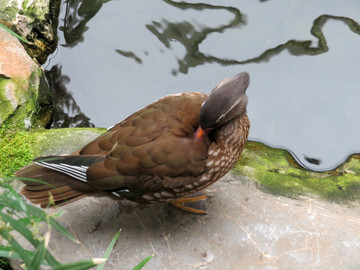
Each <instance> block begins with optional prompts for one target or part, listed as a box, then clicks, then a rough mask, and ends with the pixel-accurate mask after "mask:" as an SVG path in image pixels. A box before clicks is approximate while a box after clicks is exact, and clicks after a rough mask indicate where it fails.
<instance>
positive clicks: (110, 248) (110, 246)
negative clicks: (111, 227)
mask: <svg viewBox="0 0 360 270" xmlns="http://www.w3.org/2000/svg"><path fill="white" fill-rule="evenodd" d="M120 232H121V229H120V230H119V231H118V232H117V233H116V234H115V236H114V237H113V239H112V240H111V242H110V244H109V246H108V248H107V249H106V251H105V254H104V259H105V261H104V262H103V263H102V264H99V266H98V267H97V268H96V270H102V269H103V268H104V266H105V263H106V261H107V259H108V258H109V256H110V254H111V251H112V250H113V248H114V246H115V243H116V241H117V239H118V238H119V235H120Z"/></svg>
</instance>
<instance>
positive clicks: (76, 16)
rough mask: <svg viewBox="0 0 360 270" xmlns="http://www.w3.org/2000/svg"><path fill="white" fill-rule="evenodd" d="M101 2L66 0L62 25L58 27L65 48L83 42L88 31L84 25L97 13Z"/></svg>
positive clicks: (99, 0)
mask: <svg viewBox="0 0 360 270" xmlns="http://www.w3.org/2000/svg"><path fill="white" fill-rule="evenodd" d="M104 2H107V1H103V0H68V1H67V2H66V12H65V17H64V25H63V26H61V27H59V29H60V30H61V31H63V33H64V38H65V40H66V46H69V47H73V46H75V45H77V44H78V43H79V42H83V41H84V33H85V32H86V31H87V30H88V29H89V28H88V27H87V26H86V24H87V23H88V22H89V21H90V20H91V18H92V17H94V16H95V15H96V13H98V11H99V10H100V8H101V7H102V5H103V3H104Z"/></svg>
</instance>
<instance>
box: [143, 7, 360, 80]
mask: <svg viewBox="0 0 360 270" xmlns="http://www.w3.org/2000/svg"><path fill="white" fill-rule="evenodd" d="M164 1H165V2H166V3H168V4H171V5H173V6H175V7H178V8H181V9H186V8H194V9H200V10H201V9H224V10H227V11H229V12H231V13H233V14H234V19H233V20H232V21H231V22H230V23H229V24H227V25H222V26H219V27H217V28H207V27H203V28H201V29H200V30H197V29H196V27H195V26H194V25H193V24H191V23H189V22H181V23H172V22H169V21H167V20H164V19H163V20H162V21H161V22H156V21H153V22H152V24H147V25H146V28H147V29H149V31H150V32H151V33H153V34H154V35H155V36H156V37H157V38H158V39H159V40H160V41H161V42H162V43H163V44H164V46H165V47H166V48H168V49H171V42H172V41H176V42H180V43H181V44H182V45H183V46H184V47H185V49H186V54H185V55H184V57H183V58H182V59H178V64H179V68H178V69H177V70H175V69H173V70H172V74H173V75H176V74H177V73H178V72H181V73H184V74H187V73H188V71H189V69H190V68H195V67H197V66H199V65H204V64H206V63H218V64H220V65H223V66H228V65H245V64H250V63H261V62H267V61H269V60H270V59H271V58H272V57H274V56H276V55H278V54H280V53H281V52H283V51H284V50H287V51H288V52H289V53H290V54H291V55H294V56H300V55H318V54H321V53H325V52H327V51H328V50H329V48H328V46H327V42H326V38H325V36H324V34H323V32H322V28H323V27H324V25H325V24H326V23H327V21H329V20H334V21H341V22H343V23H345V24H346V25H347V26H348V27H349V29H350V30H351V31H353V32H354V33H356V34H360V25H359V24H358V23H357V22H356V21H354V20H352V19H350V18H346V17H341V16H332V15H321V16H319V17H318V18H317V19H315V20H314V22H313V26H312V28H311V34H312V35H313V36H314V37H316V39H317V41H318V42H317V46H312V45H313V44H312V41H311V40H303V41H299V40H295V39H292V40H289V41H287V42H286V43H284V44H280V45H277V46H276V47H274V48H270V49H267V50H266V51H264V52H263V53H262V54H260V55H259V56H257V57H253V58H250V59H246V60H236V59H224V58H219V57H216V56H213V55H209V54H205V53H202V52H201V51H200V50H199V44H200V43H201V42H202V41H204V40H205V39H206V37H207V36H208V35H209V34H211V33H213V32H220V33H221V32H223V31H224V30H225V29H227V28H232V27H236V26H239V25H246V20H245V19H244V15H243V14H242V13H241V12H240V10H238V9H236V8H233V7H224V6H212V5H208V4H189V3H184V2H181V3H175V2H173V1H168V0H164Z"/></svg>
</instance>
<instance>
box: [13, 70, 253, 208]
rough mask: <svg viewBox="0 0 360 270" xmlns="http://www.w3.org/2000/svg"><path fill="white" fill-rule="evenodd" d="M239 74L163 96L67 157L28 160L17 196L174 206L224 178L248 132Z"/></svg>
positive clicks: (245, 78) (244, 78) (44, 202)
mask: <svg viewBox="0 0 360 270" xmlns="http://www.w3.org/2000/svg"><path fill="white" fill-rule="evenodd" d="M248 84H249V75H248V74H247V73H245V72H243V73H240V74H238V75H236V76H235V77H233V78H231V79H224V80H223V81H221V82H220V83H219V84H218V85H217V86H216V87H215V89H214V90H213V91H212V92H211V93H210V95H209V96H208V95H206V94H203V93H196V92H194V93H182V94H176V95H170V96H166V97H163V98H161V99H160V100H158V101H156V102H154V103H152V104H150V105H148V106H146V107H144V108H143V109H141V110H139V111H138V112H136V113H134V114H132V115H131V116H129V117H128V118H126V119H125V120H124V121H122V122H120V123H118V124H117V125H115V126H113V127H112V128H110V129H109V130H108V131H107V132H106V133H105V134H103V135H101V136H99V137H98V138H96V139H95V140H93V141H92V142H90V143H89V144H87V145H86V146H85V147H84V148H82V149H80V150H78V151H76V152H74V153H72V154H70V155H68V156H48V157H40V158H37V159H35V161H34V163H32V164H30V165H28V166H26V167H24V168H22V169H21V170H19V171H18V172H17V173H16V176H17V177H26V178H34V179H39V180H42V181H44V182H45V183H39V182H32V181H26V180H24V178H21V179H22V181H23V182H24V183H25V184H26V185H25V187H24V188H23V190H22V194H23V195H24V196H25V197H27V198H28V199H29V200H30V201H31V202H33V203H35V204H40V205H41V206H42V207H46V206H48V205H49V202H50V203H52V205H62V204H67V203H69V202H72V201H74V200H77V199H80V198H82V197H84V196H109V195H110V196H115V197H121V198H126V199H129V200H132V201H136V202H140V203H164V202H173V203H174V202H176V200H177V199H179V198H181V197H184V196H187V195H190V194H192V193H195V192H197V191H199V190H201V189H203V188H205V187H207V186H208V185H210V184H212V183H213V182H215V181H217V180H218V179H220V178H221V177H222V176H223V175H224V174H226V173H227V172H228V171H229V170H230V169H231V168H232V167H233V166H234V165H235V163H236V162H237V160H238V158H239V157H240V154H241V152H242V150H243V147H244V144H245V142H246V139H247V137H248V132H249V128H250V123H249V119H248V117H247V115H246V105H247V97H246V94H245V90H246V88H247V87H248Z"/></svg>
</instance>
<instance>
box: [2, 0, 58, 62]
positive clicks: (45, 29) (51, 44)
mask: <svg viewBox="0 0 360 270" xmlns="http://www.w3.org/2000/svg"><path fill="white" fill-rule="evenodd" d="M60 3H61V1H60V0H1V1H0V23H1V24H3V25H5V26H6V27H8V28H10V29H11V30H13V31H14V32H16V33H17V34H18V35H20V36H21V37H23V38H24V39H26V40H27V41H28V42H29V43H31V44H24V46H25V48H26V50H27V51H28V53H29V55H30V56H31V57H32V58H36V59H37V60H38V62H39V63H41V64H43V63H45V61H46V59H47V57H48V55H49V54H51V53H52V52H54V50H55V49H56V46H57V41H58V38H57V25H58V16H59V11H60Z"/></svg>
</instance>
